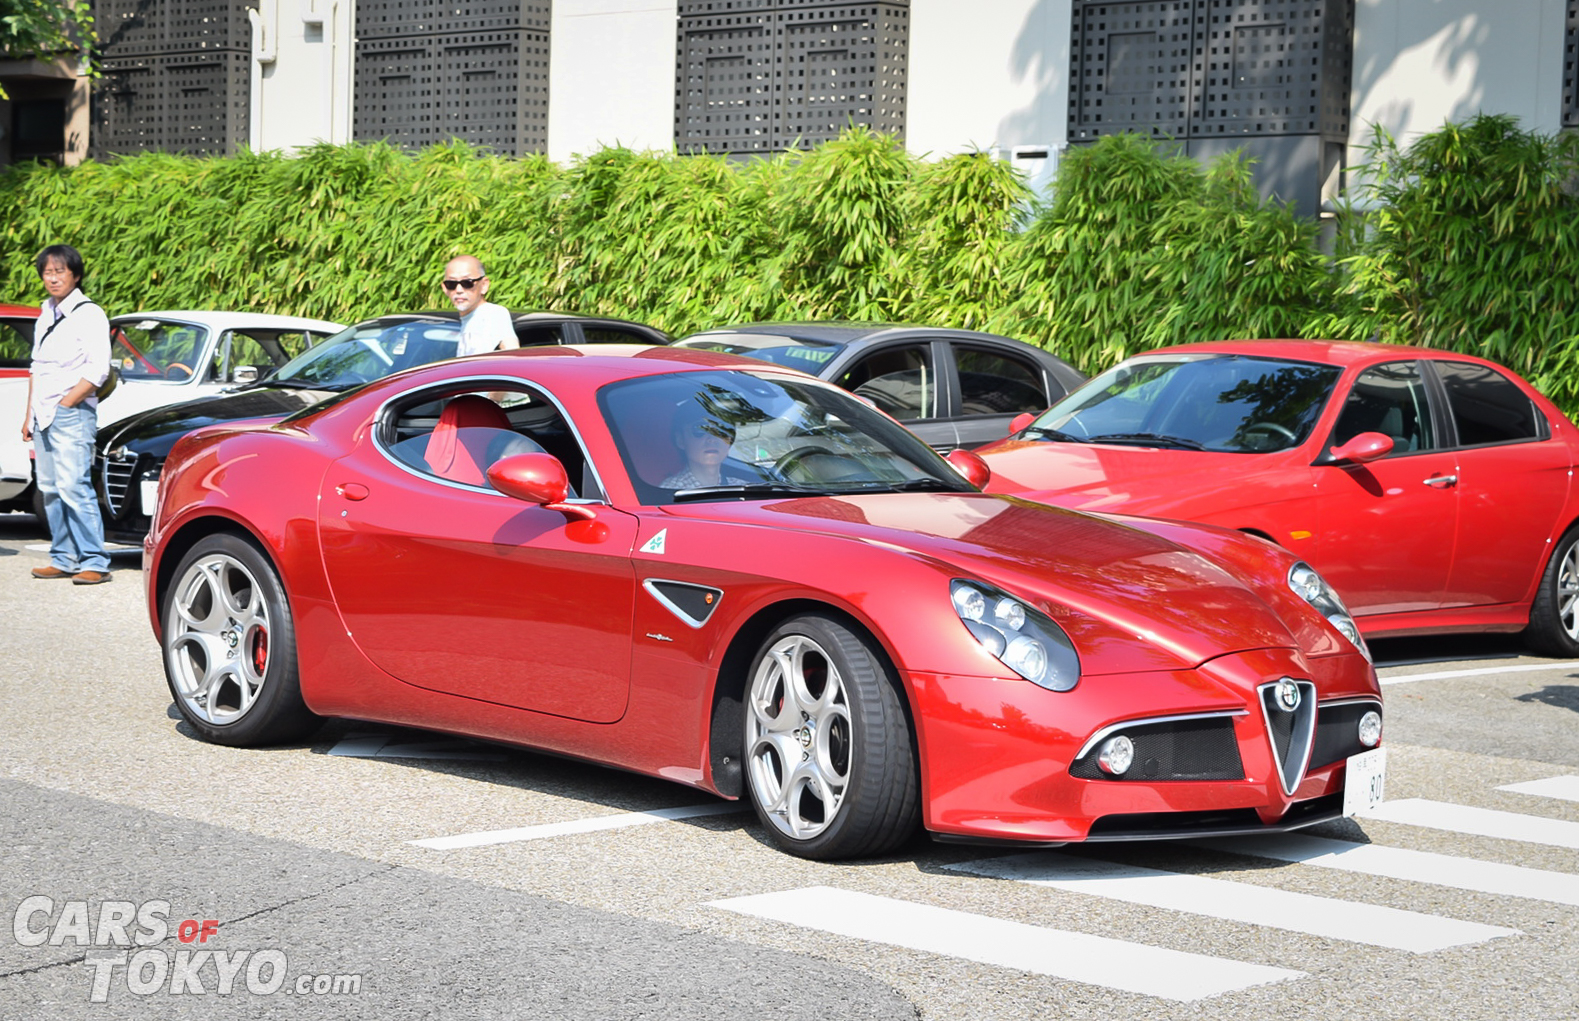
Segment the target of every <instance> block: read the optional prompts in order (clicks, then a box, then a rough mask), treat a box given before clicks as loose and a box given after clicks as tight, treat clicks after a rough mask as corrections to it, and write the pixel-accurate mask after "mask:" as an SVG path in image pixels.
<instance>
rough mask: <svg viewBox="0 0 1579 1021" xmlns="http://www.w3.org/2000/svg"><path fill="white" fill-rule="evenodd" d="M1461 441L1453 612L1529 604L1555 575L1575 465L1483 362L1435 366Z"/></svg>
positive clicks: (1450, 587)
mask: <svg viewBox="0 0 1579 1021" xmlns="http://www.w3.org/2000/svg"><path fill="white" fill-rule="evenodd" d="M1427 364H1428V365H1430V366H1431V368H1432V369H1434V370H1435V374H1436V377H1437V379H1438V380H1439V381H1440V382H1441V387H1440V389H1439V390H1438V391H1437V392H1438V393H1439V394H1440V395H1441V396H1442V397H1443V398H1445V400H1446V403H1447V408H1448V411H1449V414H1450V417H1451V419H1452V423H1453V430H1454V436H1455V439H1456V440H1457V451H1456V454H1457V461H1458V466H1457V472H1456V474H1457V475H1458V483H1457V487H1456V488H1457V490H1458V502H1459V513H1458V528H1457V548H1456V553H1455V555H1454V557H1453V569H1452V571H1451V572H1450V573H1449V575H1448V584H1447V591H1446V593H1445V594H1444V597H1443V601H1444V604H1445V605H1447V606H1489V605H1495V604H1498V603H1513V602H1518V601H1519V600H1521V599H1523V598H1524V597H1525V596H1526V595H1527V594H1528V592H1529V590H1530V586H1531V585H1533V584H1534V582H1535V578H1536V576H1537V575H1539V574H1540V572H1541V571H1542V569H1543V568H1544V567H1545V563H1546V555H1547V540H1549V539H1551V538H1552V533H1553V532H1554V531H1556V530H1558V520H1557V517H1558V514H1559V513H1560V512H1561V511H1562V509H1563V507H1564V505H1566V504H1567V502H1568V492H1569V487H1570V486H1571V485H1572V478H1571V468H1572V462H1571V460H1570V458H1569V456H1568V449H1567V446H1566V445H1565V444H1564V443H1562V442H1561V441H1560V440H1557V439H1555V438H1553V436H1552V430H1551V427H1550V425H1549V423H1547V421H1546V419H1545V416H1544V415H1543V414H1542V412H1541V410H1540V409H1539V408H1538V407H1537V406H1536V404H1535V402H1534V401H1533V400H1531V399H1530V397H1529V396H1528V395H1527V394H1526V393H1525V392H1524V391H1523V390H1521V389H1520V388H1519V386H1518V384H1516V383H1514V382H1513V381H1512V380H1511V379H1509V378H1508V377H1507V376H1505V375H1503V374H1502V373H1500V372H1498V371H1497V370H1496V369H1493V368H1491V367H1490V366H1488V365H1482V364H1480V363H1478V362H1469V361H1455V360H1447V359H1443V360H1432V361H1429V362H1427Z"/></svg>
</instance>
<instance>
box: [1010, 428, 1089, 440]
mask: <svg viewBox="0 0 1579 1021" xmlns="http://www.w3.org/2000/svg"><path fill="white" fill-rule="evenodd" d="M1025 431H1026V433H1027V435H1031V436H1040V437H1043V438H1045V439H1049V440H1055V441H1057V442H1059V443H1090V442H1091V441H1090V440H1089V439H1087V438H1086V437H1084V436H1076V435H1074V434H1073V433H1066V432H1064V431H1063V430H1062V429H1054V428H1053V427H1052V426H1050V425H1028V426H1026V427H1025Z"/></svg>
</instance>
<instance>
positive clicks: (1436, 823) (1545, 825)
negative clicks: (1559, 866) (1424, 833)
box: [1365, 798, 1579, 849]
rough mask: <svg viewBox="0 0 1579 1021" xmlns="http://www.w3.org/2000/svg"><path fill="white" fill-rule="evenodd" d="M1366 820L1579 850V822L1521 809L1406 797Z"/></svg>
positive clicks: (1370, 813) (1381, 807) (1387, 803)
mask: <svg viewBox="0 0 1579 1021" xmlns="http://www.w3.org/2000/svg"><path fill="white" fill-rule="evenodd" d="M1365 818H1366V819H1381V820H1383V821H1386V822H1399V823H1404V824H1405V825H1408V826H1424V827H1426V828H1427V829H1434V830H1448V831H1450V832H1453V833H1470V834H1474V835H1476V836H1482V837H1500V838H1501V839H1503V840H1518V841H1522V842H1523V843H1526V844H1550V845H1551V846H1553V847H1571V848H1575V849H1579V822H1566V821H1564V820H1562V819H1544V818H1542V817H1540V816H1536V815H1520V814H1519V813H1517V812H1499V811H1496V810H1494V809H1490V808H1472V807H1470V806H1468V805H1450V804H1448V803H1446V802H1443V801H1427V800H1426V799H1424V798H1405V799H1404V800H1402V801H1384V802H1382V803H1381V804H1380V805H1377V806H1376V807H1375V808H1373V809H1371V810H1370V811H1368V812H1366V813H1365Z"/></svg>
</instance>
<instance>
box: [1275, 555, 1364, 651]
mask: <svg viewBox="0 0 1579 1021" xmlns="http://www.w3.org/2000/svg"><path fill="white" fill-rule="evenodd" d="M1288 587H1289V588H1291V589H1293V590H1294V594H1295V595H1296V596H1299V597H1300V598H1301V599H1303V600H1305V602H1307V603H1309V604H1310V605H1311V606H1313V607H1315V609H1316V612H1317V613H1319V614H1321V615H1322V616H1323V617H1326V618H1327V623H1329V624H1331V625H1332V626H1333V627H1334V628H1335V629H1337V632H1338V633H1339V634H1340V635H1342V636H1343V637H1345V638H1347V639H1348V640H1349V643H1350V644H1351V645H1353V646H1354V647H1355V648H1356V649H1359V650H1360V652H1361V654H1363V655H1364V656H1365V658H1366V659H1370V658H1371V650H1370V649H1369V648H1367V647H1366V645H1365V639H1364V638H1361V637H1360V628H1359V625H1358V624H1356V623H1354V616H1353V614H1351V613H1349V608H1348V607H1346V606H1344V605H1343V600H1342V599H1339V598H1338V593H1337V592H1335V591H1333V588H1332V586H1331V585H1328V584H1327V581H1326V579H1324V578H1323V577H1322V576H1321V575H1319V574H1317V573H1316V569H1315V568H1314V567H1311V566H1310V565H1309V564H1307V563H1305V562H1304V561H1303V560H1302V561H1300V562H1299V563H1297V564H1295V565H1294V566H1293V567H1290V568H1289V569H1288Z"/></svg>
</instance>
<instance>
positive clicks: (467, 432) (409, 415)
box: [379, 383, 602, 499]
mask: <svg viewBox="0 0 1579 1021" xmlns="http://www.w3.org/2000/svg"><path fill="white" fill-rule="evenodd" d="M471 385H475V384H471ZM379 428H380V432H379V439H380V445H381V446H382V447H383V448H384V450H385V451H386V452H387V453H388V454H389V455H390V456H391V457H393V458H394V459H395V460H397V461H399V462H400V463H402V464H404V465H406V466H407V467H409V468H412V469H414V470H416V471H418V472H420V473H422V474H424V475H432V476H435V477H437V478H441V479H445V480H447V481H449V482H459V483H462V484H464V485H469V486H477V487H480V488H484V489H491V488H492V486H491V485H490V484H489V482H488V478H487V473H488V468H489V467H490V466H491V465H492V464H493V463H494V462H495V461H498V460H500V459H502V458H505V457H510V456H512V455H514V454H524V453H537V452H542V453H548V454H552V455H553V456H554V457H556V458H558V460H559V463H560V464H562V465H564V466H565V474H566V476H568V477H569V479H570V484H571V493H570V495H571V497H573V498H574V497H575V496H577V494H580V495H583V496H588V497H590V498H592V499H602V490H601V487H599V485H598V483H597V480H596V476H595V475H594V474H593V473H592V471H591V469H590V465H589V463H588V461H587V458H586V455H585V453H584V452H583V451H582V449H581V444H580V441H578V440H577V439H576V436H575V434H574V433H573V432H572V431H571V429H570V426H569V424H568V423H567V422H566V421H565V417H564V416H563V415H562V414H560V412H559V408H558V407H557V406H555V405H554V403H553V402H552V401H550V400H548V399H547V397H545V396H544V395H543V394H542V393H540V392H538V391H536V390H534V389H532V388H529V387H524V386H521V385H519V384H514V385H508V384H505V383H501V384H500V386H499V388H498V389H490V390H488V391H486V392H481V391H477V390H474V389H467V390H462V391H459V392H457V391H453V390H440V391H434V390H427V391H423V392H421V393H419V394H415V395H412V396H411V397H408V398H407V399H405V400H403V401H400V402H397V403H395V404H392V405H391V406H390V408H389V410H388V411H387V412H386V414H385V416H384V418H383V420H382V421H381V422H380V427H379Z"/></svg>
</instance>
